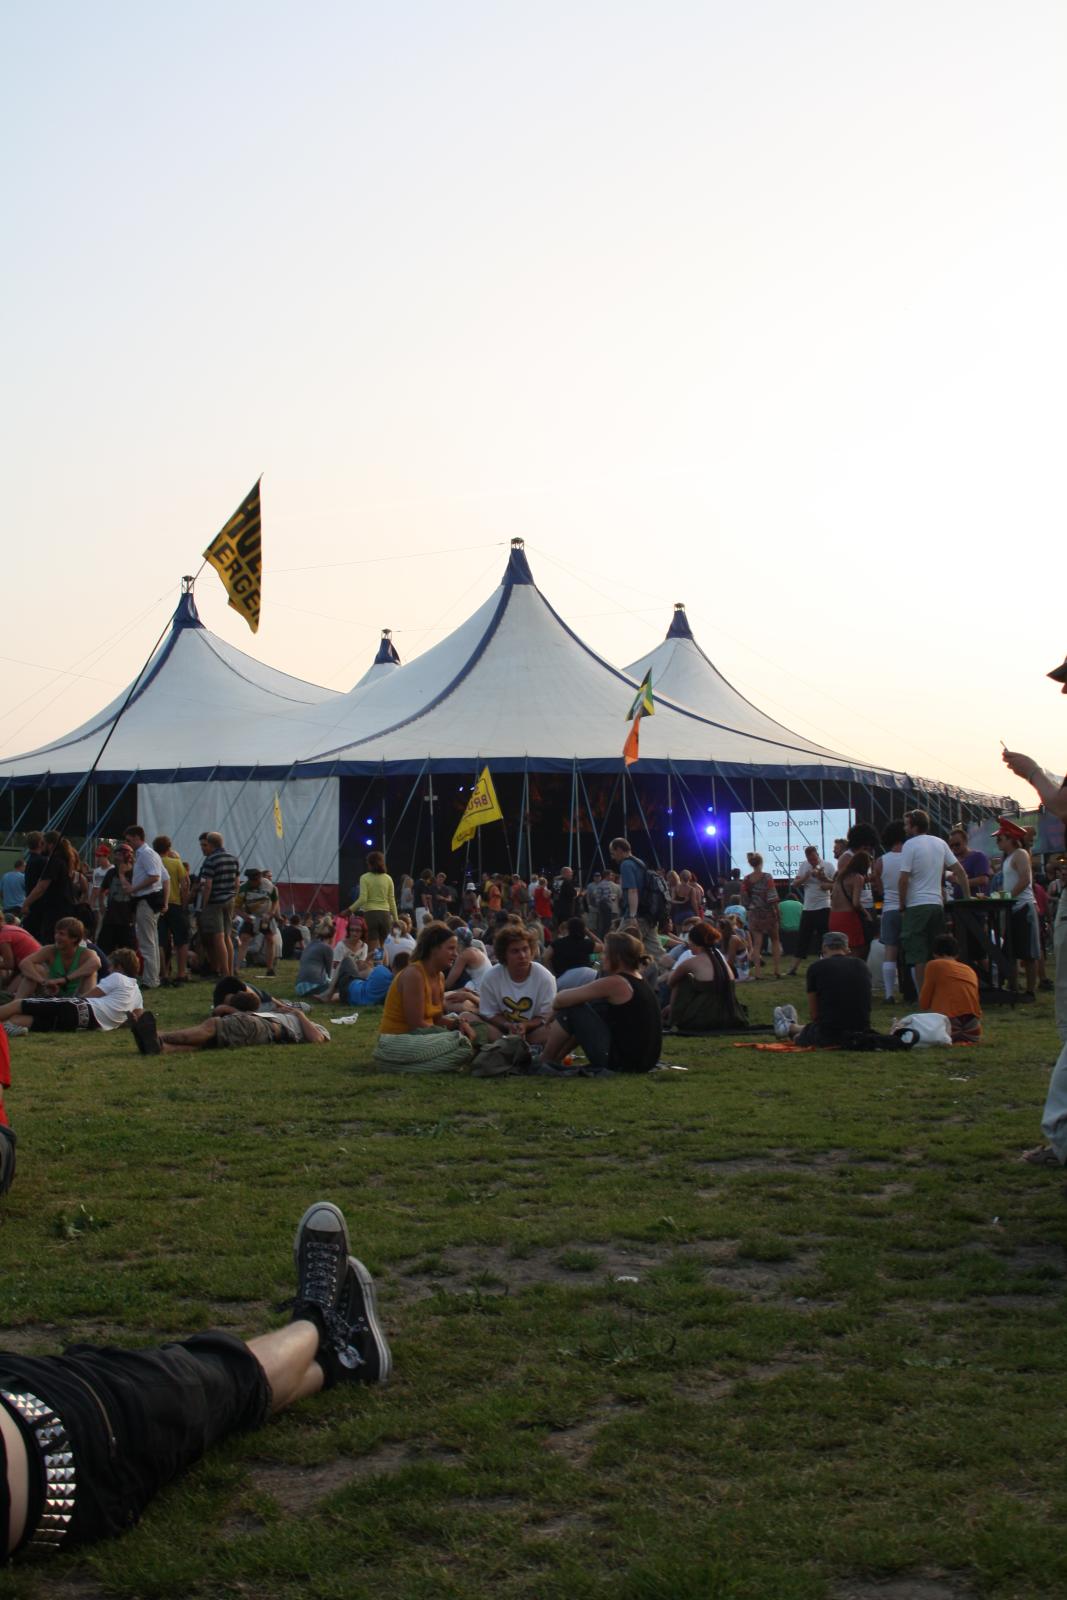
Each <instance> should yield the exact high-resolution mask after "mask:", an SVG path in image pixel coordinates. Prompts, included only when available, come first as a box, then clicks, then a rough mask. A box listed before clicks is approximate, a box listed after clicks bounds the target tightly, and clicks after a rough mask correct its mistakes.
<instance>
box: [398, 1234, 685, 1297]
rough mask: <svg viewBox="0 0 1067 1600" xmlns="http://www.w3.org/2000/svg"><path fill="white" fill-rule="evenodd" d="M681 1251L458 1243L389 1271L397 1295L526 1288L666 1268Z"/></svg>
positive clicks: (670, 1247)
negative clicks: (425, 1261) (425, 1260)
mask: <svg viewBox="0 0 1067 1600" xmlns="http://www.w3.org/2000/svg"><path fill="white" fill-rule="evenodd" d="M678 1253H679V1251H678V1246H677V1245H676V1244H673V1243H671V1244H664V1245H662V1246H657V1245H641V1246H638V1247H636V1248H634V1249H633V1250H627V1249H623V1248H621V1247H619V1246H615V1245H597V1244H590V1245H587V1244H582V1243H580V1242H576V1243H574V1244H572V1245H567V1246H564V1245H555V1246H553V1247H552V1248H550V1249H544V1248H539V1249H537V1250H531V1251H530V1253H529V1254H528V1255H522V1256H514V1255H511V1254H510V1253H509V1251H508V1250H506V1249H505V1248H504V1247H503V1246H502V1245H453V1246H451V1247H450V1248H449V1249H447V1250H441V1251H435V1252H434V1253H433V1265H432V1266H427V1267H422V1268H419V1267H418V1266H416V1267H414V1268H412V1269H408V1270H400V1269H396V1268H394V1269H393V1270H392V1271H390V1272H389V1273H388V1274H387V1275H384V1274H383V1279H382V1281H383V1283H384V1284H386V1285H387V1286H388V1293H389V1297H390V1299H391V1300H394V1299H395V1300H398V1301H400V1302H404V1301H407V1302H410V1301H413V1300H422V1299H425V1298H427V1297H428V1296H430V1295H432V1294H434V1293H437V1292H439V1291H440V1290H442V1289H444V1290H447V1291H449V1292H451V1293H455V1292H456V1290H457V1289H458V1288H462V1289H465V1290H479V1291H481V1292H483V1293H489V1294H492V1293H501V1294H504V1293H509V1292H521V1291H522V1290H523V1289H530V1288H533V1287H535V1286H537V1285H542V1284H546V1283H557V1284H560V1283H561V1284H567V1285H568V1286H569V1287H573V1286H574V1285H575V1284H580V1283H592V1282H596V1281H601V1280H603V1279H604V1278H605V1277H609V1278H621V1277H633V1278H638V1279H640V1278H641V1277H642V1276H643V1274H645V1273H647V1272H649V1271H651V1270H652V1268H653V1267H660V1266H663V1264H664V1263H665V1262H666V1261H668V1260H669V1259H670V1258H671V1257H672V1256H674V1255H677V1254H678Z"/></svg>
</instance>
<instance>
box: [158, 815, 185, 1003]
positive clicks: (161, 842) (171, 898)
mask: <svg viewBox="0 0 1067 1600" xmlns="http://www.w3.org/2000/svg"><path fill="white" fill-rule="evenodd" d="M152 849H153V850H155V851H156V852H157V854H158V855H159V859H160V860H161V861H162V863H163V870H164V871H165V872H166V874H167V877H168V878H169V879H170V885H169V889H168V893H167V909H166V910H165V911H164V912H163V914H162V916H161V917H160V919H159V926H160V927H161V928H162V929H163V936H164V940H165V943H166V954H165V958H164V967H165V971H166V977H167V978H168V979H169V978H170V952H171V950H172V949H173V951H174V962H175V977H174V980H173V981H174V982H175V983H188V982H189V975H188V963H189V868H188V867H187V866H186V865H185V862H184V861H183V860H182V858H181V856H180V855H179V854H178V852H177V850H175V848H174V846H173V845H172V844H171V842H170V840H169V839H168V838H167V835H166V834H165V833H161V834H160V835H159V837H158V839H153V840H152Z"/></svg>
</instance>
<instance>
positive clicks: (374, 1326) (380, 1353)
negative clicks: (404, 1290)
mask: <svg viewBox="0 0 1067 1600" xmlns="http://www.w3.org/2000/svg"><path fill="white" fill-rule="evenodd" d="M338 1314H339V1316H340V1317H341V1318H342V1320H343V1321H344V1322H346V1323H347V1324H348V1344H347V1347H346V1351H345V1354H344V1355H342V1356H341V1357H340V1358H339V1359H340V1362H341V1366H342V1367H343V1368H344V1376H345V1377H347V1378H350V1379H353V1380H354V1381H355V1382H356V1383H385V1382H387V1381H388V1378H389V1374H390V1373H391V1372H392V1370H393V1356H392V1352H391V1351H390V1349H389V1341H388V1340H387V1339H386V1337H385V1334H384V1333H383V1332H382V1330H381V1326H380V1324H379V1322H378V1297H377V1295H376V1294H375V1292H374V1279H373V1278H372V1277H371V1275H370V1273H369V1272H368V1271H367V1269H366V1267H365V1266H364V1265H363V1263H362V1261H357V1260H356V1258H355V1256H349V1258H348V1273H347V1275H346V1277H345V1282H344V1288H343V1290H342V1292H341V1303H340V1306H339V1307H338ZM353 1354H354V1355H355V1356H356V1361H355V1363H353V1364H350V1362H349V1360H347V1359H346V1357H350V1356H351V1355H353Z"/></svg>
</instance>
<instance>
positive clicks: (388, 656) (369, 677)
mask: <svg viewBox="0 0 1067 1600" xmlns="http://www.w3.org/2000/svg"><path fill="white" fill-rule="evenodd" d="M399 665H400V657H399V655H398V654H397V649H396V645H395V644H394V643H393V636H392V630H391V629H390V628H383V629H382V642H381V644H380V645H379V646H378V653H377V655H376V656H375V657H374V660H373V661H372V662H371V664H370V666H369V667H368V668H367V670H366V672H365V673H364V674H363V676H362V678H357V680H356V682H355V683H354V684H353V685H352V687H353V689H365V688H366V687H367V685H368V684H370V683H377V682H378V680H379V678H387V677H388V676H389V674H390V673H391V672H395V671H396V669H397V667H399Z"/></svg>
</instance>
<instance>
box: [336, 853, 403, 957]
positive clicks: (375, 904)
mask: <svg viewBox="0 0 1067 1600" xmlns="http://www.w3.org/2000/svg"><path fill="white" fill-rule="evenodd" d="M348 909H349V910H350V911H360V912H362V914H363V920H364V922H365V923H366V925H367V935H368V937H369V938H372V939H377V940H378V941H379V942H380V943H381V944H384V943H385V941H386V939H388V937H389V935H390V934H391V933H392V931H393V924H394V923H396V922H399V920H400V916H399V913H398V910H397V904H396V893H395V891H394V889H393V880H392V878H391V877H390V876H389V874H388V872H386V870H385V857H384V855H383V854H382V852H381V851H380V850H372V851H371V852H370V853H369V855H368V856H367V870H366V872H365V873H364V874H363V876H362V877H361V878H360V880H359V895H358V897H357V898H356V899H355V900H354V901H353V902H352V904H351V905H350V906H349V908H348Z"/></svg>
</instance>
